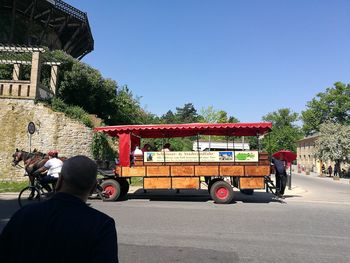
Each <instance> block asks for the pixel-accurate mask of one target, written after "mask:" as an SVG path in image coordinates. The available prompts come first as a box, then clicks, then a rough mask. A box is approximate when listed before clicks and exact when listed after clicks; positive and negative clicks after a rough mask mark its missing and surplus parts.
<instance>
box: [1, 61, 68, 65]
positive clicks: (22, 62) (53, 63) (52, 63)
mask: <svg viewBox="0 0 350 263" xmlns="http://www.w3.org/2000/svg"><path fill="white" fill-rule="evenodd" d="M0 64H7V65H12V64H21V65H31V64H32V62H31V61H26V60H15V59H0ZM42 64H44V65H49V66H59V65H61V64H62V63H61V62H43V63H42Z"/></svg>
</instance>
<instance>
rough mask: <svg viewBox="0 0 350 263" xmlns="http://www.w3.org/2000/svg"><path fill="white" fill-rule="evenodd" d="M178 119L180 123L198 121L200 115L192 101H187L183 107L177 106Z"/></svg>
mask: <svg viewBox="0 0 350 263" xmlns="http://www.w3.org/2000/svg"><path fill="white" fill-rule="evenodd" d="M175 116H176V121H177V122H178V123H194V122H198V119H199V116H198V113H197V110H196V109H195V107H194V106H193V104H192V103H186V104H185V105H184V106H183V107H182V108H181V107H177V108H176V115H175Z"/></svg>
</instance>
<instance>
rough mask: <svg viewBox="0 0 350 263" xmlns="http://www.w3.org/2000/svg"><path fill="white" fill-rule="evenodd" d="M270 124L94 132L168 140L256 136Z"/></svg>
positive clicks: (153, 126) (137, 127) (110, 128)
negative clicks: (219, 136) (175, 138)
mask: <svg viewBox="0 0 350 263" xmlns="http://www.w3.org/2000/svg"><path fill="white" fill-rule="evenodd" d="M271 128H272V123H271V122H258V123H187V124H150V125H119V126H105V127H97V128H95V131H101V132H105V133H108V134H109V135H111V136H118V135H119V134H125V133H132V134H133V135H136V136H139V137H141V138H170V137H187V136H196V135H197V134H201V135H221V136H256V135H263V134H265V133H267V132H269V131H270V130H271Z"/></svg>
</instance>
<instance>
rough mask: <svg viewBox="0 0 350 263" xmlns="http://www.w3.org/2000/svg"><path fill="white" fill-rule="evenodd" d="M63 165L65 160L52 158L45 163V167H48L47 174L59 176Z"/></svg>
mask: <svg viewBox="0 0 350 263" xmlns="http://www.w3.org/2000/svg"><path fill="white" fill-rule="evenodd" d="M62 165H63V162H62V161H61V160H60V159H58V158H51V159H50V160H48V161H47V162H46V163H45V164H44V166H45V168H46V169H48V171H47V175H51V176H53V177H56V178H58V174H59V173H60V172H61V168H62Z"/></svg>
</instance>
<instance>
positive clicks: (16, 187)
mask: <svg viewBox="0 0 350 263" xmlns="http://www.w3.org/2000/svg"><path fill="white" fill-rule="evenodd" d="M28 184H29V183H28V181H23V182H0V193H7V192H19V191H21V190H22V189H23V188H24V187H26V186H28Z"/></svg>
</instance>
